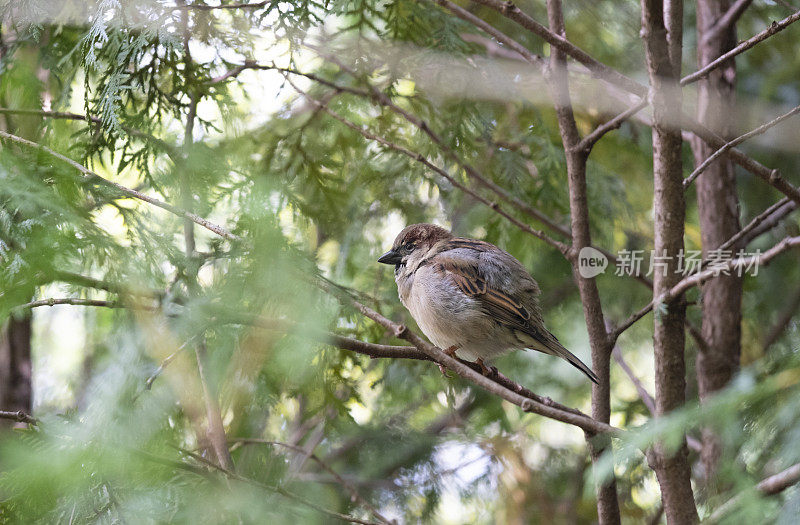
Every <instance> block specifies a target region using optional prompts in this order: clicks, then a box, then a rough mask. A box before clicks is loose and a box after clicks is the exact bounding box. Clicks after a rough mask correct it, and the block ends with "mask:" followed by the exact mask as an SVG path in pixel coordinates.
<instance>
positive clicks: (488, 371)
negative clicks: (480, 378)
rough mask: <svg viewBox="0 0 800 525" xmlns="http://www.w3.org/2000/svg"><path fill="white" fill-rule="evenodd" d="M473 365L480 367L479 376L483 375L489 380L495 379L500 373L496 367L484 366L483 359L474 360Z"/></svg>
mask: <svg viewBox="0 0 800 525" xmlns="http://www.w3.org/2000/svg"><path fill="white" fill-rule="evenodd" d="M475 363H476V364H477V365H478V366H479V367H481V374H483V375H485V376H486V377H490V378H493V377H497V376H498V374H499V373H500V371H499V370H497V367H496V366H491V365H489V366H486V364H484V362H483V359H480V358H478V360H476V361H475Z"/></svg>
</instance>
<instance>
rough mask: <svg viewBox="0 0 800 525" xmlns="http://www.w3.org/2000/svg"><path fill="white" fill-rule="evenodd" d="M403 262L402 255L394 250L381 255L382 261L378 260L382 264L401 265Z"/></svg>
mask: <svg viewBox="0 0 800 525" xmlns="http://www.w3.org/2000/svg"><path fill="white" fill-rule="evenodd" d="M402 260H403V256H402V255H400V254H399V253H397V252H396V251H394V250H389V251H388V252H386V253H384V254H383V255H381V257H380V259H378V262H379V263H382V264H400V262H401V261H402Z"/></svg>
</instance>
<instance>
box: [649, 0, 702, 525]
mask: <svg viewBox="0 0 800 525" xmlns="http://www.w3.org/2000/svg"><path fill="white" fill-rule="evenodd" d="M682 7H683V6H682V4H681V2H680V1H674V2H666V3H665V2H661V1H658V0H642V36H643V38H644V41H645V50H646V54H647V69H648V75H649V78H650V85H651V90H652V95H651V97H652V103H653V179H654V180H653V183H654V195H653V209H654V215H655V218H654V228H655V247H654V248H655V251H654V257H659V260H658V262H660V263H663V267H660V266H656V271H655V272H654V275H653V298H654V301H656V306H655V308H654V318H655V329H654V333H653V348H654V352H655V369H656V370H655V372H656V374H655V379H656V412H657V414H658V415H659V416H660V415H664V414H666V413H668V412H670V411H672V410H675V409H676V408H679V407H680V406H682V405H683V404H684V402H685V389H686V377H685V376H686V363H685V361H684V343H685V341H684V318H685V314H686V305H685V301H684V298H683V296H682V295H681V296H680V297H677V298H675V300H673V301H671V302H670V303H669V304H667V305H663V306H662V305H659V304H658V299H659V297H660V296H661V295H662V294H664V293H666V292H668V291H669V289H670V288H671V287H672V286H673V285H675V284H676V283H677V282H678V281H679V280H680V277H681V276H680V274H679V273H678V272H677V271H676V270H677V265H678V255H679V254H680V253H681V251H682V250H683V231H684V218H685V213H686V203H685V201H684V192H683V173H682V164H681V145H682V142H681V132H680V129H679V128H678V127H676V126H675V121H674V116H675V114H676V112H679V110H680V108H681V104H682V96H681V90H680V87H679V84H678V80H679V78H680V69H681V45H680V43H681V37H682V31H681V28H682V11H683V9H682ZM687 456H688V452H687V449H686V441H685V440H684V441H683V443H682V444H681V446H680V447H679V449H678V450H677V452H674V453H672V452H670V451H668V450H666V449H665V448H664V446H663V444H661V443H656V444H655V445H654V447H653V449H652V450H651V451H650V453H649V454H648V460H649V461H650V465H651V466H652V468H653V470H655V472H656V476H657V478H658V483H659V486H660V487H661V500H662V504H663V506H664V513H665V515H666V517H667V522H668V523H680V524H683V523H696V522H697V521H698V517H697V509H696V507H695V503H694V495H693V493H692V484H691V472H690V469H689V462H688V458H687Z"/></svg>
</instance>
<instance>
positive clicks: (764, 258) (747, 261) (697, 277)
mask: <svg viewBox="0 0 800 525" xmlns="http://www.w3.org/2000/svg"><path fill="white" fill-rule="evenodd" d="M795 246H800V236H797V237H786V238H784V239H783V240H782V241H780V242H779V243H777V244H776V245H774V246H773V247H772V248H770V249H769V250H767V251H765V252H763V253H762V254H760V255H753V256H750V257H739V258H736V259H731V260H729V261H726V262H725V263H724V264H717V265H715V266H714V267H713V268H709V269H707V270H703V271H700V272H698V273H694V274H692V275H689V276H688V277H685V278H684V279H682V280H681V281H679V282H678V283H677V284H675V286H673V287H672V288H670V290H669V291H668V292H666V293H664V294H662V295H661V296H659V297H658V298H656V299H654V300H653V301H651V302H650V303H649V304H647V305H646V306H645V307H644V308H642V309H641V310H639V311H638V312H636V313H635V314H633V315H631V316H630V317H629V318H628V319H627V320H625V321H624V322H623V323H621V324H620V325H619V326H617V327H616V328H615V329H614V331H613V332H612V333H611V336H612V337H613V338H615V340H616V338H618V337H619V336H620V334H622V332H624V331H625V330H627V329H628V328H630V327H631V326H632V325H633V324H634V323H635V322H636V321H638V320H639V319H641V318H642V317H644V316H645V315H647V313H649V312H650V311H651V310H652V309H653V304H654V303H657V304H669V303H671V302H672V301H673V300H674V299H675V298H676V297H678V296H679V295H681V294H682V293H684V292H686V291H687V290H689V289H690V288H693V287H695V286H699V285H700V284H702V283H703V282H705V281H707V280H708V279H711V278H713V277H716V276H717V275H719V274H720V273H721V272H725V271H731V270H737V269H739V268H747V267H750V266H759V267H760V266H762V265H763V266H766V265H767V264H769V262H770V261H771V260H772V259H774V258H775V257H776V256H778V255H779V254H781V253H783V252H785V251H786V250H788V249H790V248H794V247H795Z"/></svg>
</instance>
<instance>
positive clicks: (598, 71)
mask: <svg viewBox="0 0 800 525" xmlns="http://www.w3.org/2000/svg"><path fill="white" fill-rule="evenodd" d="M474 2H475V3H476V4H481V5H484V6H487V7H489V8H491V9H494V10H495V11H497V12H498V13H500V14H501V15H503V16H505V17H506V18H508V19H509V20H513V21H514V22H516V23H517V24H519V25H520V26H522V27H524V28H525V29H527V30H528V31H531V32H532V33H534V34H535V35H537V36H538V37H540V38H541V39H542V40H544V41H545V42H547V43H548V44H550V45H551V46H553V47H555V48H557V49H559V50H561V51H563V52H564V53H565V54H566V55H568V56H570V57H572V58H574V59H575V60H577V61H578V62H580V63H581V64H583V65H584V66H586V67H587V68H588V69H589V71H591V72H592V74H593V75H594V76H595V77H596V78H599V79H602V80H605V81H606V82H609V83H611V84H614V85H618V86H620V87H622V88H624V89H625V90H626V91H630V92H631V93H634V94H636V95H639V96H640V97H642V96H645V95H646V94H647V88H646V87H645V86H643V85H641V84H639V83H638V82H636V81H635V80H633V79H631V78H629V77H627V76H625V75H623V74H622V73H620V72H619V71H617V70H616V69H613V68H611V67H609V66H607V65H605V64H603V63H602V62H600V61H598V60H596V59H595V58H593V57H592V56H590V55H589V54H588V53H587V52H586V51H584V50H582V49H580V48H579V47H578V46H576V45H574V44H572V43H571V42H570V41H569V40H567V39H566V38H565V37H563V36H561V35H558V34H556V33H554V32H553V31H551V30H549V29H547V28H546V27H545V26H543V25H542V24H540V23H539V22H537V21H536V20H535V19H533V18H532V17H531V16H529V15H527V14H525V13H524V12H523V11H522V10H520V9H519V8H518V7H517V6H516V5H514V4H513V3H512V2H510V1H506V2H504V1H502V0H474Z"/></svg>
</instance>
